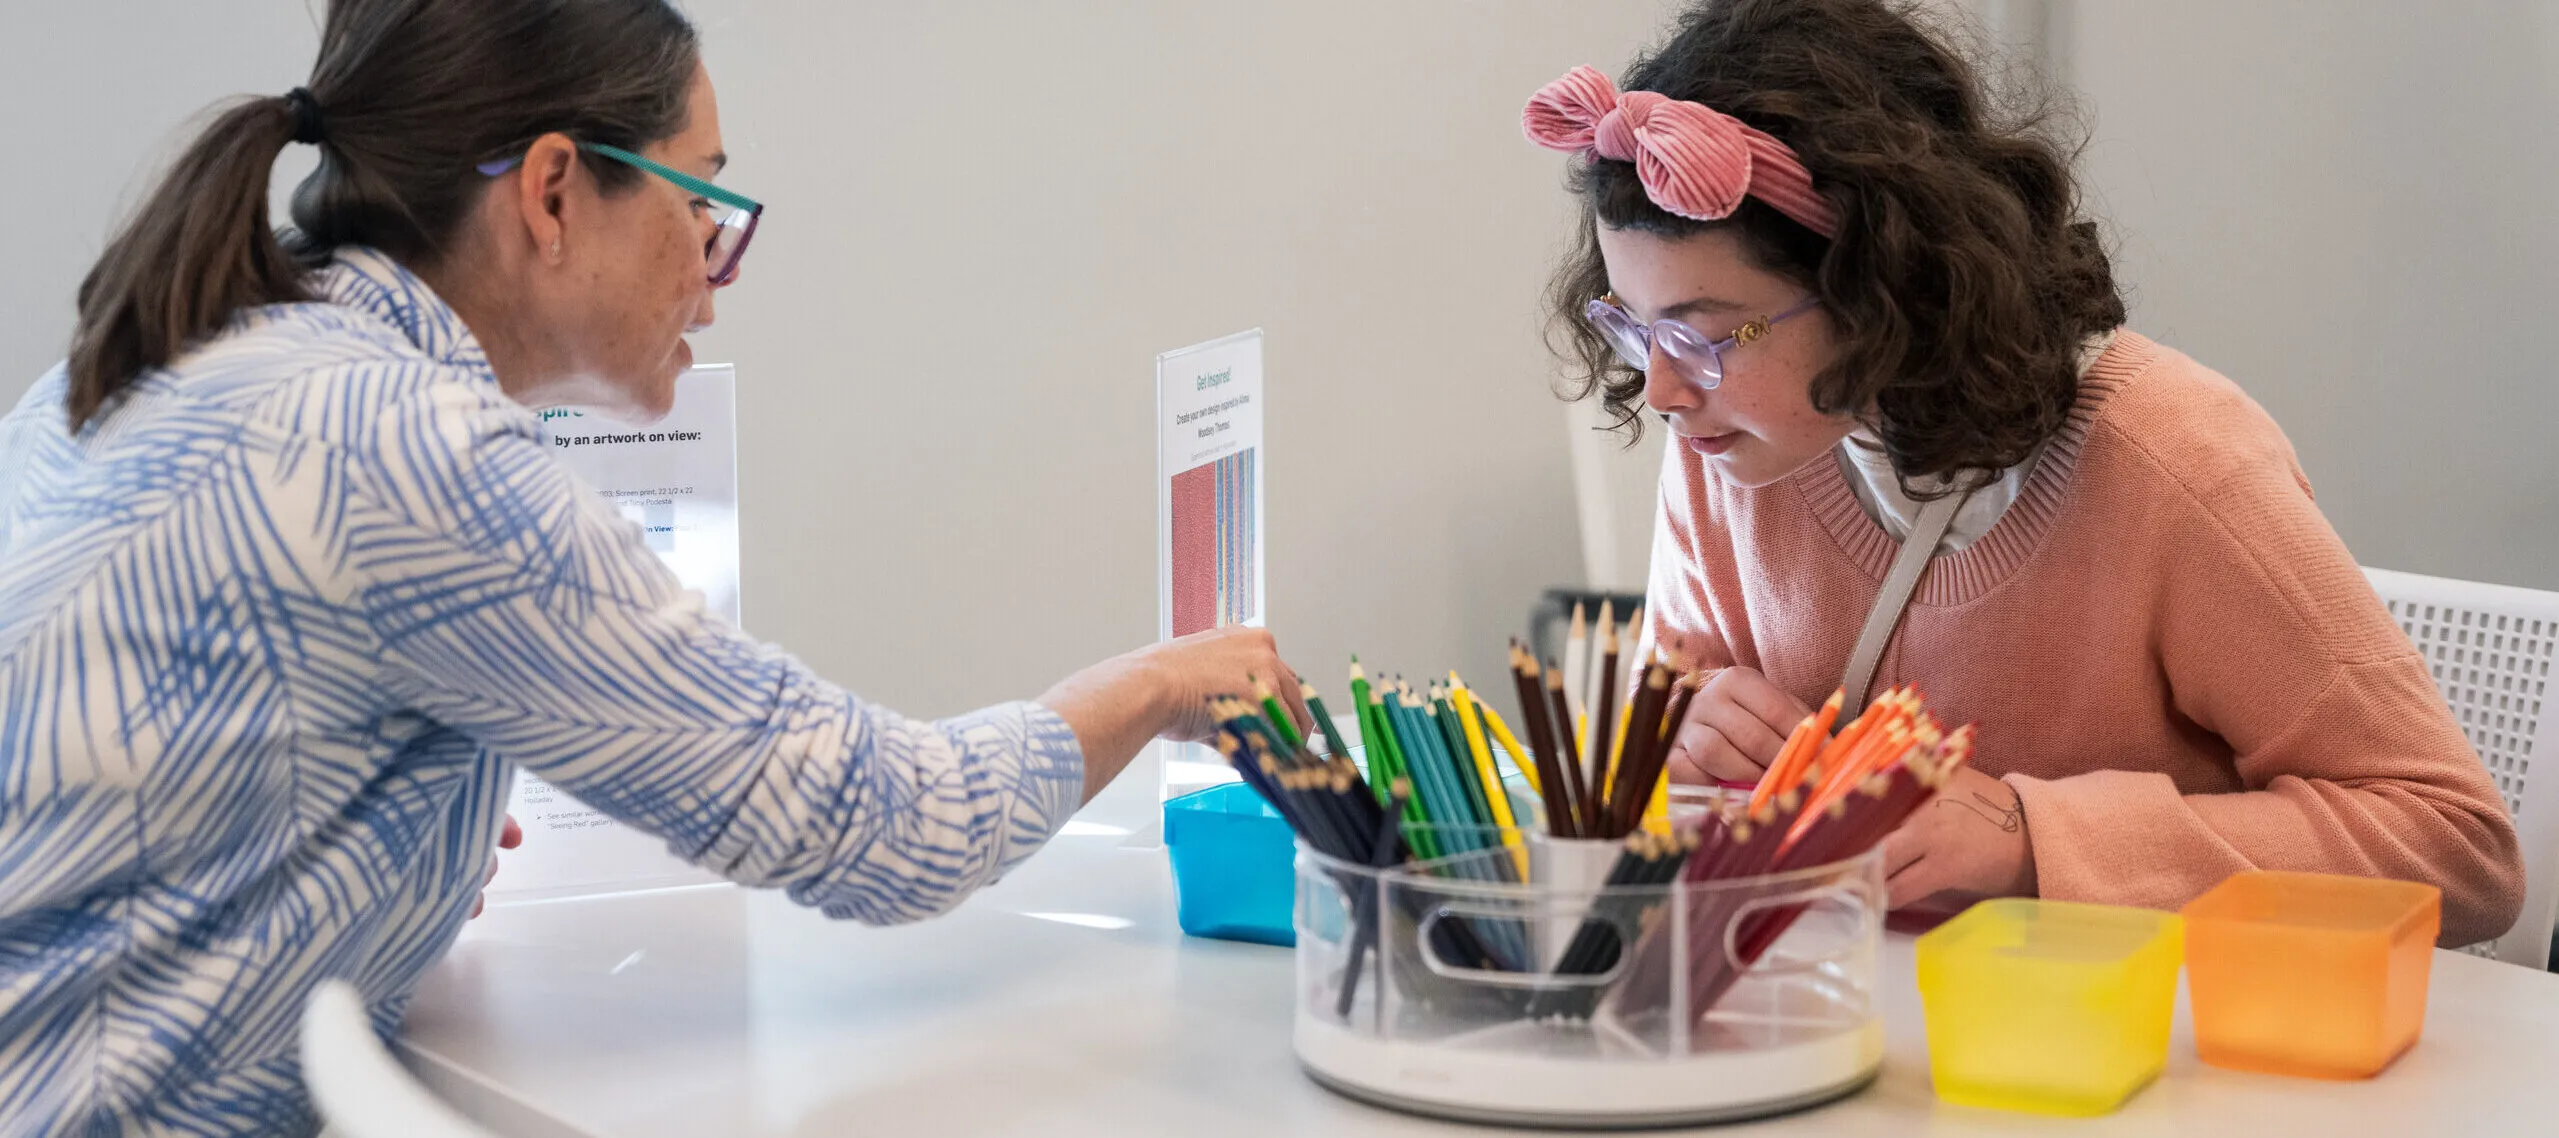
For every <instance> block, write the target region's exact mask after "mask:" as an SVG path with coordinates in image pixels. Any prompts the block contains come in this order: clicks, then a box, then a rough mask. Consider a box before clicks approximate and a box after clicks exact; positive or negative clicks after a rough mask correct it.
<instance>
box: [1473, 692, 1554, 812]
mask: <svg viewBox="0 0 2559 1138" xmlns="http://www.w3.org/2000/svg"><path fill="white" fill-rule="evenodd" d="M1475 710H1476V712H1477V713H1478V714H1481V715H1482V716H1483V717H1484V729H1485V730H1487V731H1490V732H1492V733H1493V738H1494V740H1495V741H1497V742H1499V743H1500V744H1501V745H1502V749H1503V750H1505V751H1508V752H1510V756H1511V769H1513V770H1516V771H1518V772H1519V777H1520V779H1521V781H1524V782H1526V783H1527V784H1528V789H1529V790H1530V792H1532V793H1535V794H1540V795H1543V794H1545V793H1546V788H1545V787H1542V786H1539V785H1538V783H1537V761H1536V760H1534V759H1531V758H1530V757H1529V756H1528V748H1526V747H1523V746H1520V745H1519V736H1517V735H1513V734H1511V725H1510V724H1508V723H1504V722H1502V713H1501V712H1498V711H1495V710H1493V705H1492V704H1489V703H1477V704H1475Z"/></svg>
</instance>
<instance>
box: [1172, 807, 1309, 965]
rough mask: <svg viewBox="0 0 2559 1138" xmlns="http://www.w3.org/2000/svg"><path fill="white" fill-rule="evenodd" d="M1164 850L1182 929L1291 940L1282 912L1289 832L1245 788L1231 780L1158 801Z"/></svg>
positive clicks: (1287, 896)
mask: <svg viewBox="0 0 2559 1138" xmlns="http://www.w3.org/2000/svg"><path fill="white" fill-rule="evenodd" d="M1164 849H1165V852H1166V855H1167V857H1168V859H1169V860H1171V861H1172V863H1173V896H1174V901H1175V906H1176V915H1177V917H1178V918H1179V920H1180V922H1181V925H1182V931H1183V932H1185V933H1189V934H1190V935H1192V936H1198V937H1213V938H1216V939H1218V940H1242V941H1251V942H1253V943H1256V944H1276V945H1282V946H1286V945H1291V944H1295V943H1297V933H1296V931H1295V929H1294V927H1293V926H1292V925H1291V923H1290V912H1289V909H1290V902H1291V900H1292V895H1293V894H1294V893H1295V891H1296V888H1297V879H1296V875H1295V873H1294V872H1293V871H1292V870H1291V869H1290V864H1289V863H1290V860H1291V859H1292V858H1293V857H1294V856H1295V855H1296V837H1295V835H1294V834H1293V833H1292V832H1291V831H1290V830H1289V828H1288V823H1287V822H1286V821H1285V820H1283V819H1281V817H1280V814H1279V811H1277V810H1275V809H1272V808H1271V804H1270V803H1268V802H1265V801H1263V800H1262V796H1261V795H1260V794H1257V793H1255V792H1254V790H1253V788H1252V787H1250V786H1247V785H1245V784H1243V783H1240V782H1230V783H1227V784H1225V785H1223V786H1212V787H1210V788H1208V789H1206V790H1201V791H1195V792H1193V793H1190V794H1185V795H1183V796H1181V797H1180V798H1176V799H1173V800H1172V801H1170V802H1167V803H1165V804H1164Z"/></svg>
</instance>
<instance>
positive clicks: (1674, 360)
mask: <svg viewBox="0 0 2559 1138" xmlns="http://www.w3.org/2000/svg"><path fill="white" fill-rule="evenodd" d="M1820 305H1821V301H1820V299H1819V298H1816V297H1809V296H1808V297H1805V298H1804V299H1803V300H1801V301H1798V302H1796V304H1795V306H1794V307H1793V308H1789V309H1787V310H1786V311H1784V312H1780V313H1778V314H1777V315H1775V316H1762V317H1760V318H1759V319H1757V320H1753V321H1750V322H1748V323H1745V324H1743V325H1742V326H1741V327H1739V328H1735V329H1733V334H1732V335H1729V336H1726V337H1724V338H1723V339H1720V340H1714V339H1709V338H1707V336H1706V334H1705V333H1703V332H1700V331H1698V330H1697V329H1695V328H1692V327H1690V326H1688V325H1687V324H1684V323H1682V322H1680V321H1677V320H1656V321H1653V322H1652V323H1651V324H1649V325H1648V324H1645V323H1644V322H1642V321H1640V320H1637V319H1635V316H1634V314H1633V313H1630V312H1628V311H1626V310H1625V309H1624V308H1623V307H1620V306H1619V304H1618V300H1617V297H1616V295H1615V294H1611V295H1608V296H1603V297H1601V298H1599V299H1597V300H1594V301H1592V302H1590V304H1589V305H1587V306H1585V307H1584V308H1583V309H1582V315H1583V316H1584V317H1585V318H1587V319H1588V320H1589V321H1590V322H1591V326H1592V327H1594V328H1597V329H1599V332H1600V335H1603V336H1606V337H1608V343H1609V346H1611V347H1614V348H1616V349H1617V358H1618V359H1619V360H1622V361H1624V362H1625V364H1626V366H1628V367H1631V368H1633V369H1635V370H1636V371H1647V370H1650V369H1651V367H1652V364H1653V344H1654V343H1655V342H1656V341H1658V342H1659V343H1660V344H1661V346H1662V354H1663V355H1665V356H1668V357H1670V362H1671V366H1672V367H1674V368H1676V369H1677V370H1678V372H1679V375H1680V378H1682V379H1686V380H1687V381H1689V382H1690V383H1694V384H1696V385H1697V386H1699V387H1701V388H1704V389H1706V390H1708V391H1713V390H1714V389H1716V388H1718V387H1721V386H1723V385H1724V374H1725V372H1724V353H1726V352H1729V351H1731V350H1733V349H1734V348H1738V347H1740V346H1742V345H1744V344H1748V343H1751V342H1753V341H1756V340H1758V339H1760V338H1761V337H1763V336H1766V335H1768V332H1769V330H1770V329H1772V328H1774V327H1776V326H1777V325H1778V324H1779V323H1780V322H1783V321H1785V320H1788V319H1791V318H1793V317H1796V316H1801V315H1803V314H1804V313H1806V312H1810V311H1812V310H1813V309H1814V308H1816V307H1819V306H1820Z"/></svg>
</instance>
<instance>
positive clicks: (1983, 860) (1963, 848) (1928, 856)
mask: <svg viewBox="0 0 2559 1138" xmlns="http://www.w3.org/2000/svg"><path fill="white" fill-rule="evenodd" d="M1884 875H1885V879H1886V886H1887V888H1888V889H1889V890H1890V891H1891V894H1892V907H1893V908H1895V909H1904V908H1909V907H1911V906H1913V905H1918V904H1922V903H1925V902H1928V901H1929V899H1930V898H1932V897H1939V895H1940V894H1945V895H1947V896H1945V897H1943V898H1940V903H1939V904H1936V905H1931V906H1930V907H1932V908H1937V907H1944V904H1943V903H1944V902H1949V901H1951V902H1954V906H1953V907H1955V908H1961V907H1962V906H1964V905H1968V904H1971V903H1972V902H1973V901H1975V900H1978V899H1980V898H1983V897H2032V896H2034V895H2035V847H2034V843H2032V842H2030V841H2028V840H2027V835H2026V809H2025V806H2024V805H2023V804H2022V803H2020V802H2019V801H2018V798H2017V791H2016V789H2015V788H2014V787H2011V786H2009V785H2008V784H2007V783H2004V782H2001V781H1999V780H1998V779H1995V778H1992V777H1990V776H1989V775H1986V774H1983V773H1981V772H1980V771H1977V770H1974V769H1972V768H1971V767H1959V768H1957V769H1956V771H1955V778H1954V781H1953V783H1951V784H1950V785H1948V786H1947V787H1946V788H1945V789H1943V790H1940V791H1938V792H1937V796H1936V797H1935V798H1932V799H1930V800H1929V801H1928V803H1927V804H1926V805H1923V806H1921V807H1920V808H1919V812H1918V813H1916V814H1913V815H1911V816H1910V819H1909V820H1908V821H1906V822H1903V823H1902V826H1901V828H1900V829H1898V830H1895V831H1893V832H1892V833H1891V834H1890V835H1887V836H1886V837H1885V838H1884Z"/></svg>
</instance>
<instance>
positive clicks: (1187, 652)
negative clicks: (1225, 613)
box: [1144, 625, 1315, 743]
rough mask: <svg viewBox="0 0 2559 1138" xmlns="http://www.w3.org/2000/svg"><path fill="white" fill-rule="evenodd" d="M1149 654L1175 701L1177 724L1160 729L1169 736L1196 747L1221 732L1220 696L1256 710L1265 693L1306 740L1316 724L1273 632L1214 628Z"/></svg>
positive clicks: (1173, 723) (1174, 714) (1174, 712)
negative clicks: (1215, 709)
mask: <svg viewBox="0 0 2559 1138" xmlns="http://www.w3.org/2000/svg"><path fill="white" fill-rule="evenodd" d="M1144 651H1146V652H1148V653H1151V654H1153V655H1154V656H1155V657H1156V658H1157V660H1156V662H1157V663H1158V665H1159V666H1161V667H1162V668H1163V669H1164V673H1165V676H1166V683H1167V685H1168V688H1169V694H1170V696H1171V699H1172V704H1171V709H1172V713H1173V715H1172V722H1171V723H1170V724H1168V725H1166V726H1165V727H1163V728H1161V729H1160V733H1161V734H1162V735H1163V737H1164V738H1167V739H1178V740H1180V741H1182V742H1185V743H1192V742H1198V741H1199V740H1202V739H1206V738H1208V737H1209V736H1211V735H1214V734H1216V733H1217V726H1218V725H1217V717H1216V716H1214V715H1212V714H1210V712H1209V706H1208V702H1209V700H1211V699H1214V698H1216V697H1218V696H1230V697H1233V698H1235V699H1241V700H1245V701H1247V702H1250V703H1253V704H1254V705H1256V706H1259V705H1260V704H1261V702H1262V699H1263V697H1264V696H1265V695H1268V696H1271V697H1274V698H1276V699H1277V700H1278V701H1279V704H1280V707H1281V708H1282V709H1284V710H1286V711H1287V712H1288V717H1289V720H1290V723H1289V726H1291V727H1294V728H1296V729H1297V732H1298V734H1299V735H1300V736H1301V737H1302V736H1304V735H1305V733H1306V732H1307V731H1308V730H1309V729H1311V728H1312V727H1313V726H1314V725H1315V719H1314V717H1313V716H1312V715H1310V714H1308V712H1307V710H1306V700H1305V699H1304V698H1302V697H1301V696H1300V695H1299V694H1298V687H1299V685H1298V682H1297V673H1296V672H1293V671H1290V670H1289V667H1288V665H1287V664H1286V663H1284V662H1282V661H1281V660H1280V655H1279V643H1278V642H1277V641H1275V640H1273V639H1272V638H1271V634H1270V631H1269V630H1268V629H1261V628H1246V627H1243V626H1241V625H1233V626H1229V627H1226V628H1212V629H1210V630H1208V631H1206V632H1195V633H1192V634H1191V635H1189V636H1185V637H1181V638H1180V639H1177V640H1167V641H1165V642H1164V643H1162V644H1158V645H1155V646H1153V647H1151V648H1147V649H1144Z"/></svg>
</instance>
